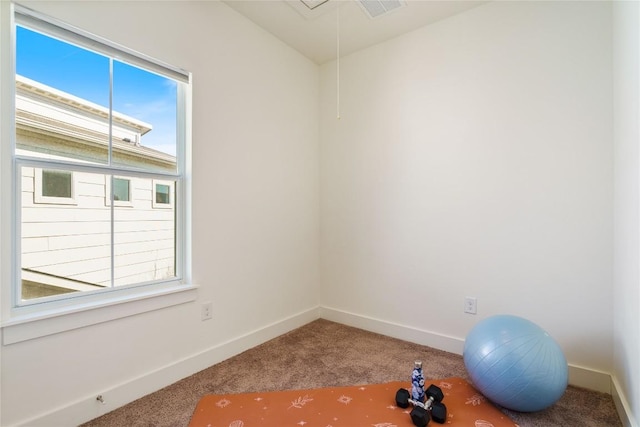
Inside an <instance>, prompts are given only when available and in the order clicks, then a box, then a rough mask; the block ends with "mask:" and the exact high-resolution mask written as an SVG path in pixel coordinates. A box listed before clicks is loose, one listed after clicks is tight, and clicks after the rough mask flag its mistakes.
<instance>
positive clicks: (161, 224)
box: [114, 177, 176, 286]
mask: <svg viewBox="0 0 640 427" xmlns="http://www.w3.org/2000/svg"><path fill="white" fill-rule="evenodd" d="M129 180H130V182H131V185H132V186H133V187H134V192H133V195H134V197H133V200H132V204H131V207H118V206H116V207H115V211H114V215H115V216H114V244H115V246H114V252H115V270H114V285H115V286H123V285H129V284H132V283H140V282H149V281H154V280H164V279H170V278H173V277H175V271H176V270H175V262H176V241H175V220H176V217H175V208H174V207H173V206H168V207H167V208H166V209H154V207H153V198H154V181H153V179H146V178H138V177H130V178H129ZM167 187H170V186H169V185H167ZM171 187H173V186H171Z"/></svg>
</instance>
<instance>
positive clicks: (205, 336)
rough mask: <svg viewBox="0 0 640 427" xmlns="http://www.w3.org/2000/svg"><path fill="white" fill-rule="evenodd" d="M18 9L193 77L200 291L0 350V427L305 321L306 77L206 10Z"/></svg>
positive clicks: (292, 55) (236, 23) (137, 5)
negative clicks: (167, 304)
mask: <svg viewBox="0 0 640 427" xmlns="http://www.w3.org/2000/svg"><path fill="white" fill-rule="evenodd" d="M3 3H4V2H3ZM25 4H27V5H28V6H29V7H31V8H34V9H37V10H40V11H41V12H43V13H47V14H49V15H51V16H53V17H55V18H58V19H60V20H63V21H66V22H68V23H70V24H72V25H75V26H77V27H80V28H83V29H85V30H88V31H90V32H93V33H95V34H98V35H100V36H103V37H106V38H108V39H110V40H112V41H114V42H116V43H120V44H123V45H126V46H128V47H130V48H132V49H134V50H137V51H139V52H143V53H145V54H147V55H150V56H152V57H156V58H158V59H160V60H162V61H165V62H167V63H170V64H173V65H175V66H179V67H182V68H184V69H186V70H189V71H191V72H192V73H193V81H194V84H193V114H194V116H193V158H194V160H193V200H194V202H193V277H194V282H195V283H196V284H198V285H200V286H201V288H200V289H199V291H198V295H199V296H198V300H197V301H196V302H195V303H188V304H183V305H179V306H174V307H171V308H168V309H163V310H157V311H153V312H149V313H146V314H142V315H137V316H132V317H128V318H124V319H121V320H117V321H113V322H109V323H102V324H98V325H95V326H91V327H86V328H82V329H77V330H73V331H70V332H66V333H60V334H57V335H51V336H47V337H44V338H40V339H34V340H30V341H25V342H21V343H17V344H12V345H8V346H4V347H3V348H2V359H1V362H2V366H1V368H2V380H1V381H2V383H1V385H2V388H1V394H2V407H1V408H0V413H1V417H2V418H1V420H0V424H1V425H3V426H9V425H13V424H16V423H20V422H24V421H26V420H28V419H30V418H33V419H34V421H33V423H34V424H38V423H39V424H41V425H56V422H57V421H58V420H63V421H64V422H62V421H60V423H61V424H64V425H72V424H77V423H79V422H81V421H84V420H88V419H90V418H93V417H95V416H98V415H100V414H101V413H103V412H105V411H108V410H110V409H113V408H114V407H115V406H117V405H118V404H122V403H126V402H127V401H130V400H133V399H134V398H137V397H139V396H140V394H144V393H148V392H150V391H153V390H155V389H157V388H159V387H161V386H163V385H166V384H168V383H171V382H173V381H175V380H177V379H179V378H180V377H182V376H185V375H187V374H189V373H191V371H194V370H199V369H203V368H204V367H206V366H208V365H210V364H213V363H215V362H217V361H219V360H221V359H223V358H226V357H229V356H231V355H232V354H234V353H235V352H239V351H242V350H244V349H245V348H247V347H251V346H253V345H256V344H257V343H258V342H259V341H261V340H264V339H267V338H269V337H271V336H275V335H278V334H280V333H282V332H286V331H287V330H289V329H291V328H293V327H295V326H297V325H299V324H303V323H306V322H307V321H309V319H312V318H315V317H316V316H317V310H316V306H317V303H318V294H317V289H318V281H319V273H318V248H319V243H318V232H319V219H318V216H319V215H318V203H319V202H318V199H319V196H318V194H319V190H318V163H317V160H318V152H317V144H318V103H317V100H318V96H319V95H318V90H319V71H318V67H317V66H316V65H315V64H313V63H312V62H310V61H309V60H307V59H305V58H303V57H302V56H301V55H299V54H298V53H297V52H295V51H293V50H292V49H290V48H289V47H287V46H285V45H284V44H283V43H281V42H280V41H277V40H276V39H274V38H273V37H272V36H270V35H269V34H267V33H266V32H264V31H262V30H260V29H258V28H257V27H256V26H255V25H254V24H252V23H250V22H249V21H247V20H246V19H244V18H242V17H240V16H239V15H237V14H236V13H235V12H234V11H232V10H231V9H230V8H228V7H227V6H225V5H224V4H222V3H219V2H155V1H154V2H77V1H63V2H59V1H46V2H29V3H25ZM3 34H4V32H3ZM4 143H5V141H3V144H4ZM3 200H5V198H4V196H3ZM204 301H212V302H213V305H214V311H213V320H211V321H205V322H202V321H200V304H201V303H202V302H204ZM112 389H113V390H115V392H113V393H109V390H112ZM105 391H106V393H105ZM100 393H105V396H106V400H107V404H106V405H105V406H100V405H98V404H97V403H96V401H95V396H97V395H98V394H100ZM65 408H66V409H65ZM56 417H58V418H56ZM30 424H31V423H30Z"/></svg>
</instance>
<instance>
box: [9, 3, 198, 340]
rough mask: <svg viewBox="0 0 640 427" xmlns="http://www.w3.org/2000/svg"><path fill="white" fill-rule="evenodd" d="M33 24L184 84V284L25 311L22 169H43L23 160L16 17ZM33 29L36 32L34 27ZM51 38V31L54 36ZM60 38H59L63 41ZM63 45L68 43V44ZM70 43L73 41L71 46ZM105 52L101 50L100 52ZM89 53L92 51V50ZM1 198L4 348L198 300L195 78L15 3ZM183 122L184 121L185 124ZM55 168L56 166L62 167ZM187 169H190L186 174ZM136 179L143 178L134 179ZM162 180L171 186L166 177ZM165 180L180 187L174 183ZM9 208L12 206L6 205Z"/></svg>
mask: <svg viewBox="0 0 640 427" xmlns="http://www.w3.org/2000/svg"><path fill="white" fill-rule="evenodd" d="M18 13H19V14H20V16H21V22H23V21H22V20H23V19H27V20H32V21H33V22H35V23H36V24H38V25H40V24H41V25H43V27H44V28H47V29H53V30H54V31H60V34H63V35H64V36H65V37H72V38H73V37H77V38H78V39H82V40H84V41H87V40H88V41H90V42H91V43H92V44H91V46H92V47H91V48H90V50H94V51H95V50H100V49H102V50H103V51H104V50H106V51H108V52H109V53H111V54H112V55H113V53H117V54H118V55H120V58H124V59H125V61H126V62H129V63H134V64H135V65H138V66H142V68H144V69H148V70H150V71H154V72H159V73H160V74H163V75H169V77H176V76H178V77H180V78H181V79H182V81H186V83H185V84H183V85H179V87H181V88H182V89H181V90H179V92H178V96H179V102H178V103H179V105H181V106H183V108H184V109H183V110H182V111H180V112H179V114H178V117H179V122H178V128H179V129H180V132H179V133H180V134H182V135H183V138H184V140H183V141H180V142H179V143H178V147H177V148H178V153H177V154H178V158H179V159H183V160H182V162H180V163H179V164H180V166H179V173H180V174H181V179H180V180H178V181H176V187H177V188H176V191H178V192H179V193H180V203H179V204H178V205H177V206H176V227H177V229H176V233H177V234H178V235H179V236H180V237H179V239H177V240H176V264H177V269H176V277H177V279H176V280H168V281H165V282H161V283H154V284H150V285H137V286H129V287H122V288H111V289H109V290H108V291H104V292H103V291H98V292H88V293H86V294H83V293H80V294H79V295H78V294H74V296H73V297H72V298H59V299H54V300H51V301H47V302H38V303H34V304H28V305H23V306H20V305H18V304H17V301H16V292H15V289H16V287H17V286H18V283H19V278H20V265H21V264H20V259H19V254H20V253H21V252H20V236H19V231H17V230H16V229H15V228H16V224H21V222H20V211H21V200H20V197H21V195H20V191H19V188H20V185H21V182H20V179H21V178H20V173H19V172H18V171H19V170H20V167H21V166H33V167H42V165H41V164H40V163H39V162H38V161H37V160H34V159H20V156H19V155H17V154H16V153H15V137H16V134H15V129H16V127H15V114H14V112H15V91H16V89H15V52H14V50H15V22H16V15H17V14H18ZM30 26H31V25H30ZM46 32H47V33H48V31H46ZM58 35H59V34H58ZM63 39H65V38H64V37H63ZM66 40H67V41H69V40H68V38H67V39H66ZM96 46H98V49H96ZM84 47H88V46H84ZM0 94H2V96H1V97H0V191H1V193H2V194H3V195H11V198H10V200H12V203H2V204H1V205H0V237H1V238H0V286H1V289H0V304H1V307H0V312H1V318H0V328H1V329H2V344H3V345H8V344H13V343H16V342H21V341H25V340H30V339H35V338H39V337H43V336H46V335H50V334H55V333H60V332H64V331H68V330H72V329H76V328H80V327H84V326H89V325H93V324H97V323H102V322H106V321H110V320H115V319H118V318H122V317H127V316H131V315H134V314H138V313H143V312H147V311H151V310H157V309H160V308H164V307H169V306H173V305H177V304H183V303H187V302H190V301H194V300H195V299H196V296H197V295H196V291H197V287H196V286H194V285H193V283H192V282H191V263H190V259H191V220H190V218H191V75H190V73H188V72H185V71H183V70H180V69H177V68H174V67H170V66H167V65H166V64H163V63H160V62H158V61H156V60H153V59H150V58H148V57H146V56H143V55H140V54H138V53H136V52H133V51H131V50H129V49H127V48H124V47H122V46H118V45H115V44H113V43H111V42H108V41H106V40H104V39H102V38H100V37H97V36H94V35H92V34H90V33H87V32H85V31H83V30H80V29H78V28H75V27H72V26H70V25H68V24H66V23H62V22H60V21H57V20H55V19H52V18H49V17H46V16H44V15H42V14H40V13H38V12H35V11H33V10H31V9H27V8H25V7H23V6H20V5H15V4H14V3H13V2H0ZM182 118H183V119H182ZM54 162H55V161H53V162H52V163H54ZM67 166H68V165H65V164H64V163H62V164H60V165H59V167H61V168H64V169H65V170H72V171H82V170H91V171H92V172H98V173H102V172H103V173H111V170H110V169H108V168H107V169H104V170H100V168H97V169H96V168H91V169H89V168H87V167H86V165H81V164H74V165H71V166H72V167H67ZM180 168H182V169H181V170H180ZM132 176H135V173H134V172H132ZM156 178H158V179H163V178H162V174H157V176H156ZM164 179H174V177H173V176H171V177H166V178H164ZM5 200H6V199H5Z"/></svg>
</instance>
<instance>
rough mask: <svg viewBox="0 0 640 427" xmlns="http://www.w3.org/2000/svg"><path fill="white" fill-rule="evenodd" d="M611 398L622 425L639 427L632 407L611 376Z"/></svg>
mask: <svg viewBox="0 0 640 427" xmlns="http://www.w3.org/2000/svg"><path fill="white" fill-rule="evenodd" d="M611 397H612V398H613V403H615V405H616V410H617V411H618V415H619V416H620V420H621V421H622V425H623V426H624V427H638V421H637V420H636V419H635V417H634V416H633V412H632V411H631V405H629V401H628V400H627V398H626V396H625V394H624V393H623V392H622V387H621V386H620V383H619V382H618V380H617V379H616V377H615V376H611Z"/></svg>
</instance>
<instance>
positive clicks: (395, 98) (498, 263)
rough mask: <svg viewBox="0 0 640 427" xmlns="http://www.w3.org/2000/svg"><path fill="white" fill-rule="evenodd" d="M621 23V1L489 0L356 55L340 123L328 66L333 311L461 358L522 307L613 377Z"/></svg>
mask: <svg viewBox="0 0 640 427" xmlns="http://www.w3.org/2000/svg"><path fill="white" fill-rule="evenodd" d="M611 31H612V28H611V5H610V4H608V3H606V2H492V3H489V4H486V5H483V6H479V7H477V8H474V9H472V10H470V11H467V12H465V13H463V14H460V15H457V16H454V17H452V18H450V19H447V20H444V21H440V22H438V23H436V24H434V25H431V26H428V27H424V28H422V29H419V30H417V31H415V32H412V33H409V34H407V35H404V36H401V37H398V38H396V39H394V40H391V41H389V42H386V43H383V44H380V45H377V46H374V47H372V48H369V49H366V50H363V51H360V52H357V53H355V54H353V55H350V56H347V57H344V58H342V59H341V61H340V104H341V105H340V115H341V119H340V120H336V85H335V81H336V78H335V76H336V64H335V62H333V63H330V64H325V65H324V66H323V67H322V83H323V84H322V88H321V99H322V101H321V114H322V121H321V149H320V152H321V207H322V209H321V221H322V233H321V242H322V243H321V271H322V288H321V305H322V306H323V310H324V307H327V311H329V312H331V313H333V314H332V317H333V318H349V317H350V318H351V319H353V318H359V319H367V320H368V321H370V323H371V322H374V323H375V322H378V323H383V324H386V325H389V329H390V330H391V329H393V328H394V327H397V326H398V325H400V327H404V328H405V329H413V330H418V331H423V332H426V333H425V334H423V335H420V336H423V337H426V338H425V339H427V340H428V341H427V342H425V343H426V344H429V345H434V344H435V345H436V346H439V345H438V341H437V340H438V337H443V336H444V337H445V338H447V337H448V338H451V339H453V340H454V341H456V342H458V343H459V345H458V346H453V347H454V348H453V349H454V350H456V351H459V350H461V348H462V341H463V339H464V337H465V336H466V334H467V332H468V331H469V330H470V329H471V327H472V326H473V325H474V324H475V323H476V322H478V321H479V320H481V319H483V318H485V317H487V316H490V315H494V314H498V313H510V314H515V315H520V316H523V317H526V318H528V319H530V320H532V321H534V322H536V323H538V324H539V325H540V326H542V327H543V328H545V329H546V330H547V331H548V332H549V333H550V334H551V335H552V336H553V337H554V338H555V339H556V340H557V341H558V342H559V344H560V345H561V347H562V348H563V350H564V352H565V354H566V356H567V358H568V360H569V362H570V364H572V365H576V366H581V367H585V368H588V369H591V370H595V371H603V372H611V368H612V362H611V361H612V344H613V340H612V325H613V317H612V316H613V315H612V308H611V307H612V303H613V300H612V292H611V287H612V219H613V218H612V206H611V205H612V198H613V189H612V180H613V176H612V175H613V171H612V165H613V163H612V141H611V138H612V84H611V80H612V72H611V60H612V53H611ZM465 296H475V297H477V298H478V314H477V315H476V316H473V315H468V314H464V313H463V299H464V297H465ZM335 313H339V314H337V315H336V314H335ZM343 314H344V316H342V317H341V315H343ZM429 340H430V341H429Z"/></svg>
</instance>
